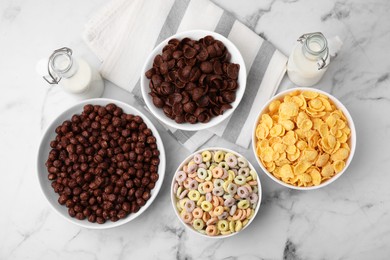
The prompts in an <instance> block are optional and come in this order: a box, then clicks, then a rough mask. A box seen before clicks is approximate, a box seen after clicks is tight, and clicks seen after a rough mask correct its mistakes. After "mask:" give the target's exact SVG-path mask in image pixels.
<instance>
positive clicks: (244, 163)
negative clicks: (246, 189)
mask: <svg viewBox="0 0 390 260" xmlns="http://www.w3.org/2000/svg"><path fill="white" fill-rule="evenodd" d="M237 162H238V166H240V167H241V168H243V167H248V161H247V160H245V159H244V158H242V157H238V158H237Z"/></svg>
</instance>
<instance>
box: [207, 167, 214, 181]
mask: <svg viewBox="0 0 390 260" xmlns="http://www.w3.org/2000/svg"><path fill="white" fill-rule="evenodd" d="M212 178H213V173H212V172H211V170H207V177H206V179H205V180H206V181H210V180H211V179H212Z"/></svg>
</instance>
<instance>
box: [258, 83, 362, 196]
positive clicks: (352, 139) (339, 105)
mask: <svg viewBox="0 0 390 260" xmlns="http://www.w3.org/2000/svg"><path fill="white" fill-rule="evenodd" d="M297 90H298V91H306V90H307V91H314V92H318V93H321V94H324V95H325V96H327V97H328V98H329V99H330V100H331V101H332V102H333V104H335V106H336V107H337V108H338V109H340V110H341V111H342V112H343V113H344V115H345V117H346V118H347V121H348V126H349V127H350V129H351V137H350V139H349V141H348V144H349V147H350V148H351V151H350V154H349V157H348V159H347V162H346V163H345V167H344V169H343V170H342V171H341V172H339V173H337V174H336V175H334V176H333V177H332V178H330V179H329V180H327V181H325V182H323V183H321V184H320V185H318V186H311V187H297V186H294V185H291V184H288V183H285V182H283V181H281V180H279V179H278V178H276V177H275V176H274V175H273V174H272V173H270V172H269V171H268V170H267V169H266V168H265V166H264V165H263V164H262V163H261V161H260V159H259V158H258V157H257V155H256V141H257V138H256V127H257V125H258V123H259V121H260V119H261V116H262V114H263V113H265V112H266V111H267V110H268V106H269V104H270V103H271V102H272V101H274V100H276V99H281V98H283V97H284V96H286V95H287V94H288V93H291V92H294V91H297ZM355 148H356V129H355V124H354V123H353V120H352V117H351V115H350V114H349V112H348V110H347V108H346V107H345V106H344V105H343V104H342V103H341V102H340V101H339V100H338V99H337V98H335V97H334V96H332V95H330V94H329V93H326V92H324V91H322V90H319V89H315V88H291V89H288V90H285V91H282V92H281V93H279V94H277V95H275V96H274V97H272V98H271V99H270V100H269V101H268V102H267V103H266V104H265V105H264V106H263V108H262V109H261V110H260V113H259V114H258V116H257V118H256V121H255V122H254V126H253V131H252V149H253V152H254V154H255V157H256V160H257V162H258V164H259V165H260V167H261V169H262V170H263V171H264V172H265V173H266V174H267V175H268V177H270V178H271V179H272V180H274V181H275V182H277V183H279V184H281V185H283V186H285V187H288V188H291V189H295V190H315V189H319V188H322V187H325V186H327V185H329V184H331V183H332V182H334V181H335V180H337V179H338V178H339V177H340V176H341V175H342V174H343V173H344V172H345V171H346V170H347V168H348V166H349V165H350V163H351V161H352V158H353V155H354V153H355Z"/></svg>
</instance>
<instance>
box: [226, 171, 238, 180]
mask: <svg viewBox="0 0 390 260" xmlns="http://www.w3.org/2000/svg"><path fill="white" fill-rule="evenodd" d="M234 177H236V174H235V173H234V171H232V170H228V178H227V180H228V181H233V180H234Z"/></svg>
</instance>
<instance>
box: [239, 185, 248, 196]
mask: <svg viewBox="0 0 390 260" xmlns="http://www.w3.org/2000/svg"><path fill="white" fill-rule="evenodd" d="M237 194H238V196H240V198H246V197H248V196H249V191H248V189H247V188H246V187H244V186H241V187H238V189H237Z"/></svg>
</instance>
